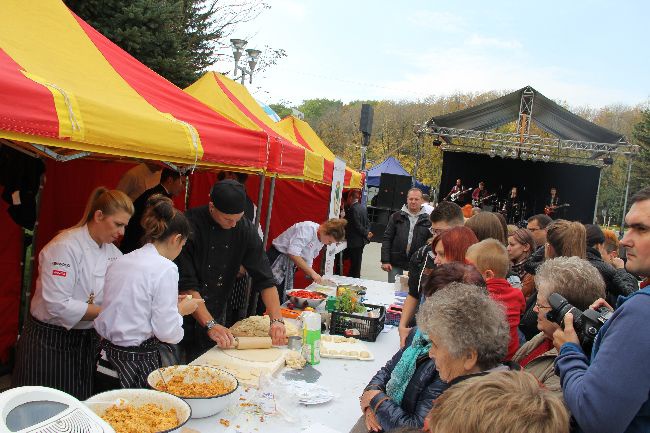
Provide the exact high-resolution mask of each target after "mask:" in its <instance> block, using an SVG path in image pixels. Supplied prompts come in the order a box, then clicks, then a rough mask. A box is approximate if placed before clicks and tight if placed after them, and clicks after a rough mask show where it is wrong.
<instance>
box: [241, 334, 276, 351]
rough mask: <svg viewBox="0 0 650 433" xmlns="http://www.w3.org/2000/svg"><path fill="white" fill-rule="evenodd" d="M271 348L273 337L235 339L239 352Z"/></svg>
mask: <svg viewBox="0 0 650 433" xmlns="http://www.w3.org/2000/svg"><path fill="white" fill-rule="evenodd" d="M271 346H273V343H272V341H271V337H235V348H236V349H238V350H244V349H270V348H271Z"/></svg>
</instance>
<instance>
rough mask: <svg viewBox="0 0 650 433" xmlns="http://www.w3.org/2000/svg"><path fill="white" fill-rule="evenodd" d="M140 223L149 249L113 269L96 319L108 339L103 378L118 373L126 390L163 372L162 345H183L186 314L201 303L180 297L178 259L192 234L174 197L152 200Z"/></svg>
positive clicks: (104, 344)
mask: <svg viewBox="0 0 650 433" xmlns="http://www.w3.org/2000/svg"><path fill="white" fill-rule="evenodd" d="M141 224H142V228H143V229H144V238H143V239H144V242H145V245H144V246H143V247H141V248H139V249H137V250H134V251H132V252H130V253H129V254H126V255H124V256H122V257H120V258H119V259H117V260H116V261H115V263H113V264H112V265H111V267H110V268H109V269H108V272H107V273H106V281H105V283H104V304H103V308H102V312H101V313H100V314H99V316H98V317H97V319H95V329H97V333H98V334H99V335H100V336H101V337H102V338H103V340H102V342H101V348H102V359H100V363H99V369H98V371H99V373H100V376H99V377H102V376H101V374H102V373H103V374H104V375H108V376H113V377H114V376H115V373H116V375H117V378H118V379H119V386H121V387H122V388H146V387H147V376H148V375H149V373H151V372H152V371H154V370H156V369H158V368H160V355H159V353H158V346H159V344H160V342H163V343H170V344H176V343H178V342H180V341H181V339H182V338H183V327H182V325H183V318H182V315H186V314H191V313H193V312H194V310H195V309H196V306H197V302H198V301H197V300H193V299H191V298H190V299H185V298H183V299H182V300H180V301H179V297H178V267H177V266H176V264H175V263H174V262H173V260H174V259H175V258H176V257H177V256H178V255H179V254H180V252H181V250H182V249H183V246H184V245H185V241H186V240H187V238H188V236H189V235H190V224H189V222H188V221H187V219H186V218H185V216H184V215H183V213H182V212H180V211H179V210H177V209H175V208H174V206H173V203H172V201H171V200H170V199H169V198H167V197H164V196H162V195H160V194H156V195H154V196H152V197H151V198H149V200H148V201H147V207H146V210H145V212H144V215H143V217H142V221H141ZM104 369H108V371H106V370H104ZM101 381H102V382H103V383H104V384H108V382H109V381H110V380H105V378H102V380H101ZM113 382H115V381H114V380H113ZM111 385H115V386H116V385H117V384H116V383H115V384H111ZM111 385H108V386H109V387H110V386H111ZM105 386H106V385H105Z"/></svg>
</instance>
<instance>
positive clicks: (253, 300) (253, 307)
mask: <svg viewBox="0 0 650 433" xmlns="http://www.w3.org/2000/svg"><path fill="white" fill-rule="evenodd" d="M276 178H277V175H274V176H273V177H272V178H271V186H270V187H269V204H268V207H267V209H266V220H265V221H264V237H263V238H262V248H263V249H264V251H266V241H267V239H268V237H269V229H270V227H271V210H272V209H273V196H274V195H275V179H276ZM260 182H261V185H260V192H259V194H258V203H259V204H260V206H261V205H262V201H261V198H262V190H263V188H264V186H263V185H264V174H262V176H261V179H260ZM259 214H260V213H259V212H258V213H257V215H256V216H255V220H256V221H258V222H259V218H258V216H259ZM280 302H282V301H280ZM258 304H259V293H258V292H255V293H252V292H251V296H249V297H248V315H249V316H253V315H255V314H257V309H258ZM260 307H261V305H260Z"/></svg>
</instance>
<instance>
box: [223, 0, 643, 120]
mask: <svg viewBox="0 0 650 433" xmlns="http://www.w3.org/2000/svg"><path fill="white" fill-rule="evenodd" d="M267 1H268V3H269V4H270V6H271V9H270V10H266V11H264V12H263V13H262V14H261V15H260V16H259V17H258V18H256V19H255V20H254V21H252V22H250V23H245V24H242V25H240V26H239V27H238V29H237V32H236V33H234V34H233V35H232V37H240V38H244V39H247V40H249V44H248V48H255V47H261V46H264V45H270V46H272V47H274V48H283V49H285V50H286V52H287V55H288V56H287V57H286V58H284V59H281V60H280V61H279V62H278V64H277V65H275V66H273V67H271V68H270V69H268V70H267V71H264V72H262V73H260V74H258V75H256V76H255V77H254V82H253V85H252V86H249V89H251V90H252V91H253V93H254V95H255V96H256V97H257V98H258V99H260V100H262V101H265V102H267V103H273V102H280V101H285V102H290V103H292V104H299V103H300V102H301V101H302V100H304V99H313V98H329V99H340V100H342V101H343V102H348V101H351V100H359V99H364V100H365V99H393V100H415V99H420V98H424V97H427V96H430V95H436V96H441V95H450V94H453V93H455V92H481V91H488V90H516V89H519V88H521V87H524V86H526V85H531V86H533V87H534V88H535V89H537V90H538V91H540V92H541V93H543V94H544V95H546V96H548V97H550V98H551V99H555V100H560V101H566V102H567V103H568V104H569V105H572V106H590V107H594V108H598V107H602V106H605V105H611V104H627V105H636V104H647V103H648V101H649V100H650V79H649V78H650V46H649V45H648V43H649V41H650V38H649V37H648V36H649V33H650V32H649V31H648V27H649V26H650V24H649V23H648V18H649V17H650V1H647V0H634V1H633V0H618V1H611V0H610V1H604V0H574V1H567V0H564V1H557V0H545V1H541V2H530V1H529V2H514V1H504V0H492V1H485V0H465V1H462V2H461V1H453V0H447V1H442V0H429V1H426V0H403V1H399V2H397V1H384V0H375V1H370V0H347V1H341V0H328V1H316V0H303V1H299V0H267ZM228 65H230V63H226V64H223V63H221V64H218V65H217V68H216V69H217V70H220V71H225V70H227V69H228V67H229V66H228Z"/></svg>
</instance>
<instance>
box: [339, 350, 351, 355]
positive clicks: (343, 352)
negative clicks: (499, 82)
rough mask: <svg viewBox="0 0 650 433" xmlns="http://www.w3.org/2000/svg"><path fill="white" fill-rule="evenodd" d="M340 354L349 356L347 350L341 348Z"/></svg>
mask: <svg viewBox="0 0 650 433" xmlns="http://www.w3.org/2000/svg"><path fill="white" fill-rule="evenodd" d="M341 355H342V356H350V352H348V351H347V350H341Z"/></svg>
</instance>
